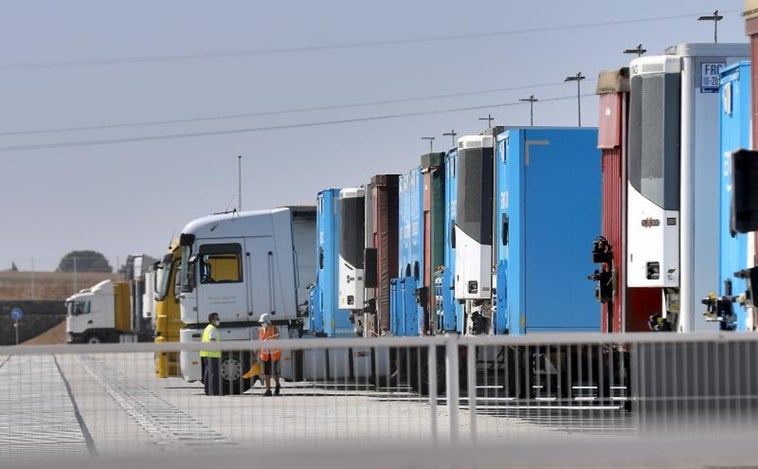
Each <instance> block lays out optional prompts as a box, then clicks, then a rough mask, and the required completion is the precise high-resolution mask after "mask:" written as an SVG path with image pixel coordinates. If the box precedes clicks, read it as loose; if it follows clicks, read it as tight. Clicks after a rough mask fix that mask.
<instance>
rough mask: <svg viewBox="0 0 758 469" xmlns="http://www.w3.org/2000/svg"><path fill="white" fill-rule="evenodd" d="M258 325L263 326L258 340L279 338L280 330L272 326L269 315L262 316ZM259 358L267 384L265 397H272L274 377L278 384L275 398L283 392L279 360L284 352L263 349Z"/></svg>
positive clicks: (259, 330) (275, 389)
mask: <svg viewBox="0 0 758 469" xmlns="http://www.w3.org/2000/svg"><path fill="white" fill-rule="evenodd" d="M258 324H260V326H261V327H260V329H258V340H262V341H267V340H276V339H278V338H279V329H277V327H276V326H275V325H273V324H271V318H270V317H269V316H268V314H266V313H264V314H261V317H260V319H258ZM258 358H259V359H260V360H261V362H263V379H264V381H265V383H266V392H264V393H263V395H264V396H270V395H271V376H272V375H273V377H274V382H275V383H276V386H275V387H274V396H278V395H279V393H280V392H281V386H280V385H279V374H280V368H279V359H280V358H282V351H281V350H279V349H274V348H272V349H269V348H267V347H263V348H261V351H260V353H259V354H258Z"/></svg>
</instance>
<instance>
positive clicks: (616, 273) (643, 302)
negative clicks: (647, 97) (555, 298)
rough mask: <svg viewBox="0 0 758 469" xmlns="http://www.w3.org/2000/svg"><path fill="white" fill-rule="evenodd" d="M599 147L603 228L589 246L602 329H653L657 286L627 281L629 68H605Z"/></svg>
mask: <svg viewBox="0 0 758 469" xmlns="http://www.w3.org/2000/svg"><path fill="white" fill-rule="evenodd" d="M596 94H598V95H599V101H600V113H599V119H598V141H597V146H598V148H599V149H600V151H601V154H602V156H601V158H602V163H601V168H602V205H603V208H602V222H601V223H602V231H601V232H600V233H599V236H598V237H597V238H596V239H594V240H593V241H592V243H591V245H589V246H588V248H591V252H592V259H593V262H594V263H596V264H597V268H596V269H595V271H594V273H591V275H590V279H591V280H593V281H594V282H595V285H596V286H595V298H596V300H598V301H599V302H600V304H601V319H602V330H603V331H607V332H643V331H649V330H650V328H649V318H650V316H651V315H658V316H660V313H661V292H660V289H658V288H651V287H635V288H630V287H627V286H626V276H627V273H626V270H627V269H626V229H627V227H626V198H627V192H626V167H627V159H628V151H627V150H628V147H627V143H628V132H629V69H628V68H627V67H623V68H620V69H613V70H605V71H602V72H600V74H599V77H598V84H597V90H596Z"/></svg>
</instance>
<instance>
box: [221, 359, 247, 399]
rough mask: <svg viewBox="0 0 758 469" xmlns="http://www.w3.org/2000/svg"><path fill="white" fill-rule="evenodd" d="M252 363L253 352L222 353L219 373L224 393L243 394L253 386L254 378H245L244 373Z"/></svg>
mask: <svg viewBox="0 0 758 469" xmlns="http://www.w3.org/2000/svg"><path fill="white" fill-rule="evenodd" d="M251 364H252V354H251V352H224V353H223V354H222V355H221V363H220V364H219V374H220V375H221V388H222V389H221V392H222V394H225V395H226V394H242V393H243V392H245V391H247V390H248V389H250V386H252V383H253V380H252V379H245V378H243V377H242V375H243V374H245V372H246V371H247V370H248V369H249V368H250V365H251Z"/></svg>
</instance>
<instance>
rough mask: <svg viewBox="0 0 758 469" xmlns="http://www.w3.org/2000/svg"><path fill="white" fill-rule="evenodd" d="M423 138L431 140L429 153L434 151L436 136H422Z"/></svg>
mask: <svg viewBox="0 0 758 469" xmlns="http://www.w3.org/2000/svg"><path fill="white" fill-rule="evenodd" d="M421 139H422V140H429V153H433V152H434V137H421Z"/></svg>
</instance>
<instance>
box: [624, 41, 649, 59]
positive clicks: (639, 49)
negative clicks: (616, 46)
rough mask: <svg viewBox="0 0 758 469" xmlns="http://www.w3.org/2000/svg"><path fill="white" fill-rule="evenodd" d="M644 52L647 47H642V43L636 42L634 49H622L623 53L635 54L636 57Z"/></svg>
mask: <svg viewBox="0 0 758 469" xmlns="http://www.w3.org/2000/svg"><path fill="white" fill-rule="evenodd" d="M645 52H647V49H643V48H642V44H637V47H635V48H634V49H624V54H637V57H641V56H642V54H644V53H645Z"/></svg>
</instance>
